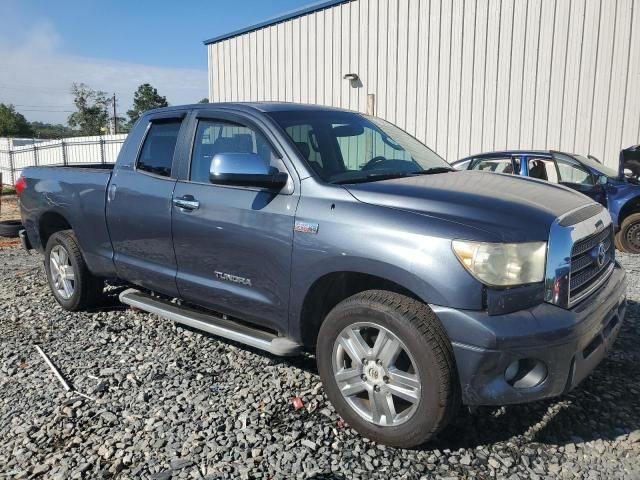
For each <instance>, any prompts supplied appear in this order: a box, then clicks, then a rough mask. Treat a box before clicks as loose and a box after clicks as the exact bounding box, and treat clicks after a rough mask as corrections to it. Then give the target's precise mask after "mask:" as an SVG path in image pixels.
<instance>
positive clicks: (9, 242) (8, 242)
mask: <svg viewBox="0 0 640 480" xmlns="http://www.w3.org/2000/svg"><path fill="white" fill-rule="evenodd" d="M18 245H20V240H19V239H17V238H4V237H0V248H9V247H16V246H18Z"/></svg>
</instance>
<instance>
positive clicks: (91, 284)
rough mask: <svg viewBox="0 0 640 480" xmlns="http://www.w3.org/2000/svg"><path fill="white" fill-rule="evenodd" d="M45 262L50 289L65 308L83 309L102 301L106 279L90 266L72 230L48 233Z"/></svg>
mask: <svg viewBox="0 0 640 480" xmlns="http://www.w3.org/2000/svg"><path fill="white" fill-rule="evenodd" d="M44 266H45V270H46V272H47V280H48V281H49V287H50V288H51V292H52V293H53V296H54V297H55V299H56V301H57V302H58V303H59V304H60V305H61V306H62V308H64V309H65V310H69V311H78V310H83V309H85V308H88V307H92V306H94V305H96V304H97V303H98V302H99V301H100V299H101V297H102V293H103V290H104V281H103V280H102V279H101V278H98V277H96V276H94V275H93V274H92V273H91V272H90V271H89V269H88V268H87V264H86V263H85V261H84V258H83V256H82V252H80V247H79V246H78V242H77V240H76V237H75V235H74V234H73V232H72V231H71V230H63V231H60V232H56V233H54V234H53V235H51V237H49V240H48V241H47V248H46V250H45V260H44Z"/></svg>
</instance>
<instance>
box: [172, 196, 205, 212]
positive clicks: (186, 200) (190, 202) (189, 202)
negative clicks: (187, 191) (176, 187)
mask: <svg viewBox="0 0 640 480" xmlns="http://www.w3.org/2000/svg"><path fill="white" fill-rule="evenodd" d="M173 204H174V205H175V206H176V207H178V208H183V209H185V210H197V209H198V208H200V202H199V201H197V200H196V199H194V198H193V196H192V195H185V196H184V197H180V198H174V199H173Z"/></svg>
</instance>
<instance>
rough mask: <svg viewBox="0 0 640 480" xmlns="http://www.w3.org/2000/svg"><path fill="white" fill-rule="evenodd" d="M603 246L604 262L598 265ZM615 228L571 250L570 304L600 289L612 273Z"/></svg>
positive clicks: (592, 237)
mask: <svg viewBox="0 0 640 480" xmlns="http://www.w3.org/2000/svg"><path fill="white" fill-rule="evenodd" d="M601 244H602V246H603V250H604V251H605V255H604V260H603V262H602V264H601V265H600V264H599V263H598V250H599V248H600V245H601ZM614 252H615V246H614V242H613V226H612V225H609V226H608V227H607V228H605V229H603V230H601V231H600V232H597V233H594V234H593V235H590V236H588V237H586V238H583V239H581V240H578V241H577V242H576V243H575V244H574V245H573V248H572V249H571V270H570V272H571V273H570V276H569V303H570V304H575V303H576V302H578V301H580V300H581V299H582V298H584V297H586V296H587V295H589V293H591V292H592V291H593V290H595V289H596V288H598V287H599V286H600V285H601V284H602V282H604V281H605V280H606V278H607V277H608V275H609V274H610V273H611V269H612V267H613V263H614V260H615V253H614Z"/></svg>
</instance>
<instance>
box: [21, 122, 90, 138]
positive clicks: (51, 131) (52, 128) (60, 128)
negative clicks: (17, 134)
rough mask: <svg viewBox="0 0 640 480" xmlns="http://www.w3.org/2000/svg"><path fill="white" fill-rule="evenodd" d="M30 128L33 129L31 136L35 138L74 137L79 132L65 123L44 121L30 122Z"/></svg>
mask: <svg viewBox="0 0 640 480" xmlns="http://www.w3.org/2000/svg"><path fill="white" fill-rule="evenodd" d="M31 128H32V129H33V136H34V137H36V138H47V139H49V138H51V139H56V138H66V137H74V136H77V135H79V134H80V132H78V130H73V129H72V128H69V127H67V126H65V125H60V124H57V125H54V124H51V123H44V122H31Z"/></svg>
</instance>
